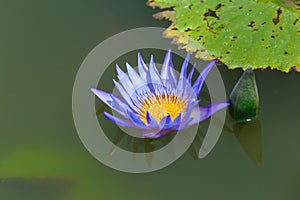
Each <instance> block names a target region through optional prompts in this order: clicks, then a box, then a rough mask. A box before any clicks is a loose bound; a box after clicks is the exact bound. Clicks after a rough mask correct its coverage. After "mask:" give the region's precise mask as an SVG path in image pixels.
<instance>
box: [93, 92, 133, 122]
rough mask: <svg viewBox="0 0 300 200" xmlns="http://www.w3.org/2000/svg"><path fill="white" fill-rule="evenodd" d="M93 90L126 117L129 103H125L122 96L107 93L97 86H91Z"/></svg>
mask: <svg viewBox="0 0 300 200" xmlns="http://www.w3.org/2000/svg"><path fill="white" fill-rule="evenodd" d="M91 91H92V92H93V93H94V94H95V95H96V96H97V97H98V98H99V99H100V100H101V101H103V102H104V103H105V104H106V105H108V106H109V107H110V108H111V109H113V110H115V111H116V112H118V113H119V114H121V115H123V116H124V117H126V110H127V109H128V105H127V104H126V103H124V102H123V101H122V100H121V99H120V98H118V97H116V96H114V95H113V94H111V93H107V92H104V91H102V90H98V89H96V88H91Z"/></svg>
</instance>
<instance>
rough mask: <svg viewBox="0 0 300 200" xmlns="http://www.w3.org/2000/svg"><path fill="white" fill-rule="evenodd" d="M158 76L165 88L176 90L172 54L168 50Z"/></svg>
mask: <svg viewBox="0 0 300 200" xmlns="http://www.w3.org/2000/svg"><path fill="white" fill-rule="evenodd" d="M160 76H161V79H162V81H163V83H164V85H165V86H167V85H168V86H171V87H172V88H176V85H177V80H176V75H175V71H174V67H173V63H172V53H171V50H170V49H169V50H168V51H167V53H166V55H165V59H164V62H163V65H162V69H161V73H160Z"/></svg>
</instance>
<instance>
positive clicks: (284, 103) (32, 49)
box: [0, 0, 300, 200]
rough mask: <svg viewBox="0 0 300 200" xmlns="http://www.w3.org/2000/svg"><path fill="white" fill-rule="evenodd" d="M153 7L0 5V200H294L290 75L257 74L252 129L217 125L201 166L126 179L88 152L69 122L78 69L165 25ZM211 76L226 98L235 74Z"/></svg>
mask: <svg viewBox="0 0 300 200" xmlns="http://www.w3.org/2000/svg"><path fill="white" fill-rule="evenodd" d="M158 11H159V10H158V9H156V10H154V9H152V8H150V7H148V6H146V2H145V1H144V0H131V1H120V0H119V1H116V0H112V1H92V0H91V1H77V0H75V1H66V0H60V1H58V0H53V1H45V0H42V1H34V0H27V1H16V0H11V1H0V24H1V31H0V70H1V71H0V92H1V98H0V109H1V111H0V199H3V200H15V199H16V200H17V199H22V200H27V199H28V200H36V199H51V200H56V199H63V200H81V199H89V200H96V199H144V200H148V199H149V200H150V199H157V200H159V199H161V200H163V199H178V200H179V199H209V200H219V199H243V200H248V199H249V200H250V199H251V200H252V199H257V200H259V199H273V200H276V199H278V200H279V199H291V200H292V199H295V200H297V199H300V191H299V185H300V156H299V151H300V145H299V144H300V142H299V141H300V134H299V128H300V123H299V119H300V107H299V102H300V93H299V89H298V87H299V85H300V74H299V73H297V72H290V73H289V74H284V73H281V72H279V71H272V70H269V69H267V70H258V71H255V73H256V79H257V84H258V89H259V92H260V99H261V102H260V103H261V115H260V118H259V121H258V123H256V124H254V125H253V124H252V125H251V127H250V128H247V127H246V128H243V127H242V128H241V127H239V128H238V132H235V133H234V134H233V133H230V131H226V129H224V132H223V133H222V135H221V137H220V139H219V141H218V143H217V145H216V146H215V148H214V149H213V151H212V152H211V153H210V154H209V155H208V156H207V157H205V158H204V159H202V160H195V157H193V155H192V153H190V152H191V151H188V152H186V153H185V154H184V155H183V156H182V157H181V158H180V159H179V160H177V161H176V162H175V163H174V164H172V165H170V166H168V167H166V168H164V169H162V170H159V171H155V172H152V173H147V174H127V173H122V172H119V171H115V170H113V169H111V168H108V167H106V166H104V165H103V164H101V163H100V162H99V161H97V160H95V159H94V158H93V157H92V156H91V155H90V154H89V153H88V152H87V150H86V149H85V147H84V146H83V145H82V143H81V141H80V140H79V137H78V135H77V132H76V130H75V126H74V123H73V117H72V107H71V103H72V99H71V98H72V88H73V82H74V79H75V76H76V73H77V70H78V69H79V67H80V65H81V63H82V61H83V60H84V58H85V57H86V56H87V54H88V53H89V52H90V51H91V50H92V49H93V48H94V47H95V46H96V45H98V44H99V43H100V42H102V41H103V40H105V39H106V38H108V37H110V36H112V35H114V34H117V33H119V32H121V31H125V30H128V29H132V28H138V27H149V26H154V27H167V26H168V25H169V22H167V21H166V20H162V21H159V20H156V19H154V18H152V15H153V14H155V13H157V12H158ZM145 39H146V38H145ZM170 47H173V48H176V47H175V46H174V45H172V44H171V41H170ZM120 56H121V55H120ZM158 58H162V55H158ZM128 61H129V62H130V63H133V64H136V57H134V56H130V57H129V59H128ZM157 61H158V62H159V61H160V59H158V60H157ZM161 61H162V60H161ZM122 62H123V61H122ZM122 62H121V63H119V64H120V65H124V64H125V63H122ZM175 62H176V61H175ZM180 62H181V61H180ZM180 62H179V61H178V63H180ZM219 70H220V72H221V74H222V77H223V80H224V82H225V85H226V90H227V93H228V94H229V93H230V91H231V90H232V88H233V86H234V84H235V83H236V81H237V80H238V79H239V77H240V75H241V74H242V71H241V70H234V71H230V70H227V69H226V67H225V66H219ZM112 71H114V70H112ZM228 118H229V117H228ZM257 124H258V125H259V126H257ZM241 129H242V131H241ZM246 129H247V130H246Z"/></svg>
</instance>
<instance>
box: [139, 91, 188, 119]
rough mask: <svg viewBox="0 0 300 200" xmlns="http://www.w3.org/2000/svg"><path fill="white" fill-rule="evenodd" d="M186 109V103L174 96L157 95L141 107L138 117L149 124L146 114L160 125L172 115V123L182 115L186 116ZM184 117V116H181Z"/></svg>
mask: <svg viewBox="0 0 300 200" xmlns="http://www.w3.org/2000/svg"><path fill="white" fill-rule="evenodd" d="M185 108H186V101H185V100H182V99H180V97H178V96H174V95H164V94H163V95H156V96H150V97H148V98H146V99H145V100H144V101H143V102H142V103H141V105H140V107H139V111H140V112H139V114H138V116H139V117H140V119H141V120H142V121H143V122H144V123H145V124H147V119H146V114H147V111H148V112H149V114H150V115H151V116H152V117H153V118H154V119H155V120H156V121H157V123H159V122H160V121H161V119H162V118H163V117H165V116H168V115H170V117H171V119H172V121H174V119H175V118H176V117H178V116H179V114H180V113H182V115H183V114H184V113H183V112H182V111H184V110H185ZM181 117H183V116H181Z"/></svg>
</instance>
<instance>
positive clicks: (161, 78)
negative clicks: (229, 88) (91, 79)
mask: <svg viewBox="0 0 300 200" xmlns="http://www.w3.org/2000/svg"><path fill="white" fill-rule="evenodd" d="M189 57H190V56H189V54H188V55H187V57H186V59H185V61H184V63H183V65H182V68H181V72H180V75H179V77H178V78H177V76H176V73H175V70H174V67H173V64H172V54H171V51H170V50H169V51H168V52H167V54H166V56H165V59H164V63H163V66H162V70H161V72H160V73H159V72H158V70H157V68H156V67H155V64H154V60H153V57H152V56H151V60H150V64H149V68H148V67H147V66H146V64H145V63H144V61H143V59H142V57H141V55H140V54H138V71H139V73H137V72H136V71H135V70H134V69H133V68H132V67H131V66H130V65H129V64H128V63H126V67H127V74H126V73H125V72H123V71H122V70H121V69H120V68H119V67H118V65H117V72H118V79H119V82H116V81H115V80H113V81H114V84H115V86H116V87H117V89H118V91H119V92H120V94H121V96H122V97H118V96H115V95H113V94H111V93H107V92H104V91H102V90H98V89H95V88H91V90H92V92H93V93H94V94H95V95H96V96H97V97H98V98H99V99H101V100H102V101H103V102H104V103H105V104H107V105H108V106H109V107H110V108H112V109H113V110H114V111H116V112H118V113H119V114H120V115H121V116H122V117H123V118H119V117H116V116H113V115H111V114H109V113H107V112H104V115H105V116H106V117H107V118H108V119H110V120H111V121H113V122H114V123H116V124H117V125H119V126H122V127H126V128H134V129H139V130H141V134H142V136H143V137H150V138H158V137H161V136H163V135H165V134H167V133H169V132H171V131H174V130H182V129H185V128H187V127H188V126H191V125H194V124H196V123H199V122H201V121H204V120H206V119H207V118H209V117H210V116H211V115H212V114H214V113H215V112H217V111H218V110H220V109H222V108H224V107H226V106H228V105H229V103H228V102H217V103H212V104H210V105H208V106H199V105H198V103H199V101H200V100H198V99H197V97H198V95H199V93H200V91H201V89H202V87H203V84H204V80H205V78H206V76H207V74H208V73H209V71H210V70H211V68H212V67H213V66H214V64H215V63H216V61H217V59H215V60H213V61H211V62H210V64H209V65H208V66H207V67H206V68H205V69H203V71H202V72H201V73H200V75H199V77H198V78H197V79H196V81H195V82H194V83H193V84H192V76H193V73H194V69H195V66H193V68H192V69H191V70H190V72H189V74H188V76H187V75H186V73H187V67H188V64H189Z"/></svg>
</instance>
